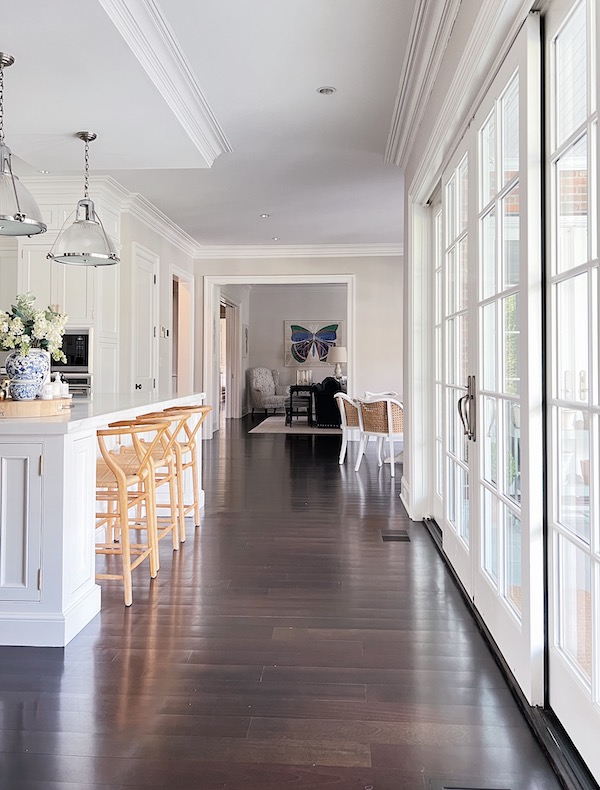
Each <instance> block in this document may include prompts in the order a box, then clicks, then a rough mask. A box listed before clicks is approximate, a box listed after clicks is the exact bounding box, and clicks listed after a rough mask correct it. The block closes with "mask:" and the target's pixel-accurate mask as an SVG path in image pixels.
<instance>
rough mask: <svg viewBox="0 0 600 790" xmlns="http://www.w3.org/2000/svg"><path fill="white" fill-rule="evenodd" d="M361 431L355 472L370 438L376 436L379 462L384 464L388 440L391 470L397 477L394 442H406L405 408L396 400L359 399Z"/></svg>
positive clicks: (380, 464)
mask: <svg viewBox="0 0 600 790" xmlns="http://www.w3.org/2000/svg"><path fill="white" fill-rule="evenodd" d="M357 405H358V418H359V430H360V444H359V447H358V458H357V460H356V466H355V467H354V471H355V472H358V470H359V468H360V464H361V461H362V457H363V455H364V454H365V448H366V445H367V442H368V441H369V438H370V437H371V436H374V437H375V438H376V439H377V440H378V441H377V462H378V465H379V466H382V464H383V457H382V449H383V444H384V442H385V441H386V440H387V441H388V444H389V450H390V469H391V474H392V477H394V476H395V474H396V472H395V460H396V457H395V453H394V442H395V441H403V440H404V406H403V405H402V403H401V402H400V401H399V400H396V399H395V398H381V399H379V400H364V399H360V398H359V399H357Z"/></svg>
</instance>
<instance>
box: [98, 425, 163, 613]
mask: <svg viewBox="0 0 600 790" xmlns="http://www.w3.org/2000/svg"><path fill="white" fill-rule="evenodd" d="M168 427H169V423H168V422H156V421H155V422H154V423H145V424H144V425H123V426H116V427H113V428H107V429H103V430H99V431H97V436H98V446H99V448H100V456H101V457H99V458H98V460H97V463H96V501H97V502H103V503H105V505H106V510H105V511H98V512H97V513H96V529H97V530H99V529H104V530H105V533H104V540H103V541H97V542H96V554H97V555H107V556H116V557H120V558H121V566H122V568H121V573H108V572H106V573H97V574H96V578H97V579H120V580H122V581H123V594H124V598H125V606H131V604H132V602H133V589H132V579H131V572H132V571H133V570H134V568H137V566H138V565H140V564H141V563H142V562H143V561H144V560H145V559H146V558H148V560H149V565H150V576H151V577H152V578H154V577H155V576H156V574H157V572H158V566H157V564H156V558H157V556H158V546H157V530H156V508H155V506H154V501H155V492H154V481H153V478H154V475H153V469H152V464H151V455H152V452H153V451H154V450H155V448H156V446H157V444H158V443H159V442H160V441H161V438H162V436H163V435H164V433H165V431H166V430H167V428H168ZM142 434H145V435H147V436H148V435H150V436H151V435H152V434H154V436H153V437H152V438H151V440H150V441H147V442H142V441H141V437H142ZM115 440H117V441H123V440H129V441H131V447H132V449H133V452H127V453H124V452H120V450H114V449H110V448H109V444H110V443H111V442H114V441H115ZM142 508H143V509H144V511H145V516H146V517H145V521H144V523H143V524H142V523H140V521H139V519H138V511H139V510H141V509H142ZM132 510H133V511H135V514H134V516H131V515H130V512H131V511H132ZM144 530H145V532H146V540H142V532H143V531H144ZM132 531H133V532H134V534H135V539H134V540H133V541H132V540H131V532H132Z"/></svg>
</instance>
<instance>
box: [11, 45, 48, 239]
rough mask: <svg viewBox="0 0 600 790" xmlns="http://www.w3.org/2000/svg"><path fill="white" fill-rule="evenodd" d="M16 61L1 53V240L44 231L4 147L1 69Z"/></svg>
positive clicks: (40, 220)
mask: <svg viewBox="0 0 600 790" xmlns="http://www.w3.org/2000/svg"><path fill="white" fill-rule="evenodd" d="M14 62H15V59H14V58H13V56H12V55H7V54H6V52H0V236H36V235H37V234H38V233H43V232H44V231H45V230H46V225H45V224H44V223H43V222H42V212H41V211H40V209H39V206H38V205H37V203H36V202H35V200H34V199H33V195H32V194H31V193H30V192H29V190H28V189H26V187H24V186H23V184H22V183H21V182H20V181H19V179H18V178H17V177H16V175H15V174H14V173H13V171H12V164H11V161H10V148H9V147H8V146H7V145H5V144H4V69H5V68H7V67H8V66H12V64H13V63H14Z"/></svg>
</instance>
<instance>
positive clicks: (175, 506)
mask: <svg viewBox="0 0 600 790" xmlns="http://www.w3.org/2000/svg"><path fill="white" fill-rule="evenodd" d="M171 463H172V464H173V469H172V474H171V475H170V476H169V503H170V508H169V513H170V514H171V521H174V522H175V527H174V528H173V529H172V530H171V539H172V544H173V551H179V534H180V532H181V529H182V526H183V525H182V524H181V522H180V518H179V495H178V492H177V479H176V478H177V475H176V472H175V459H173V461H172V462H171Z"/></svg>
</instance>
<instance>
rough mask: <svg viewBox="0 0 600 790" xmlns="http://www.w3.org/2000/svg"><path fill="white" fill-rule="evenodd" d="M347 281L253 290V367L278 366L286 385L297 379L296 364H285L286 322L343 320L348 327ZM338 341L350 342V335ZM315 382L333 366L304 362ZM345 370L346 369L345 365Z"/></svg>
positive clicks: (251, 313) (251, 304) (251, 339)
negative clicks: (310, 364)
mask: <svg viewBox="0 0 600 790" xmlns="http://www.w3.org/2000/svg"><path fill="white" fill-rule="evenodd" d="M346 290H347V289H346V286H345V285H334V284H331V285H325V286H307V285H259V286H254V287H253V288H252V291H251V293H250V326H251V328H252V332H251V336H250V354H249V359H250V367H251V368H254V367H267V368H271V369H272V368H277V369H278V370H279V373H280V383H281V384H282V385H286V384H295V383H296V370H297V369H298V368H296V367H285V364H284V363H285V360H284V356H285V355H284V333H283V325H284V322H285V321H290V320H300V321H302V320H313V321H325V320H327V321H329V320H340V321H342V322H343V327H342V328H343V330H344V331H345V330H346V320H347V316H346ZM338 345H346V336H345V335H342V341H341V342H340V343H338ZM302 370H312V373H313V382H317V381H322V380H323V379H324V378H325V376H331V374H332V372H333V366H332V365H328V366H324V365H321V366H315V367H313V368H310V367H308V366H306V367H304V366H302ZM344 372H345V369H344Z"/></svg>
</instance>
